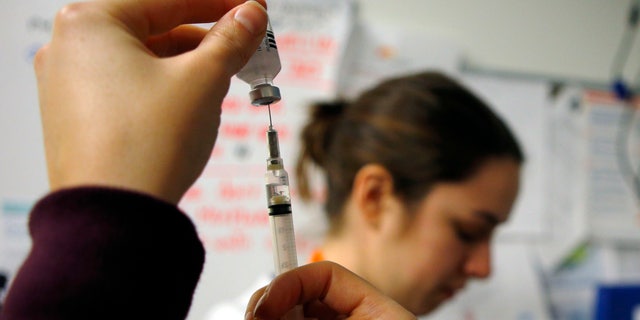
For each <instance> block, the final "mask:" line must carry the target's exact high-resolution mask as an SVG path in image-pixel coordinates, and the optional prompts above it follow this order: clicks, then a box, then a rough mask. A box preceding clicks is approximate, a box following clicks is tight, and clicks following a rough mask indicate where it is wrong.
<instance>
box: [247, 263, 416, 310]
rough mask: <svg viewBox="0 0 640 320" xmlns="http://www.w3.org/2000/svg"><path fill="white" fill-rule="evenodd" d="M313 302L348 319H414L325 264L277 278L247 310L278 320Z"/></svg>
mask: <svg viewBox="0 0 640 320" xmlns="http://www.w3.org/2000/svg"><path fill="white" fill-rule="evenodd" d="M315 300H319V301H321V302H322V303H324V304H326V305H327V306H328V307H330V308H331V309H332V310H334V311H336V312H337V313H338V314H341V315H347V316H349V318H348V319H407V320H408V319H411V320H415V319H416V317H415V316H414V315H413V314H412V313H410V312H409V311H407V310H405V309H404V308H402V306H400V305H399V304H398V303H396V302H395V301H393V300H391V299H390V298H388V297H386V296H384V295H383V294H382V293H380V292H379V291H378V290H376V289H375V288H374V287H373V286H371V285H370V284H368V283H367V282H366V281H364V280H363V279H361V278H359V277H358V276H357V275H355V274H354V273H352V272H351V271H349V270H347V269H345V268H344V267H341V266H339V265H337V264H335V263H332V262H328V261H324V262H318V263H312V264H308V265H305V266H303V267H300V268H297V269H294V270H291V271H289V272H286V273H283V274H282V275H280V276H278V277H277V278H275V279H274V280H273V281H272V282H271V284H270V285H269V286H268V287H267V288H266V290H264V291H262V290H259V291H258V292H256V293H255V294H254V296H253V297H251V301H250V302H249V305H248V306H247V311H248V313H252V315H253V317H255V318H257V319H280V317H282V316H283V315H285V314H286V313H287V312H288V311H289V310H291V309H292V308H293V307H294V306H296V305H298V304H305V303H308V302H311V301H315ZM249 316H251V314H249Z"/></svg>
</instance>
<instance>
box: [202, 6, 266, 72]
mask: <svg viewBox="0 0 640 320" xmlns="http://www.w3.org/2000/svg"><path fill="white" fill-rule="evenodd" d="M267 20H268V17H267V11H266V10H265V9H264V7H263V6H262V5H260V3H258V2H257V1H247V2H245V3H243V4H242V5H239V6H237V7H235V8H234V9H232V10H231V11H229V12H228V13H227V14H226V15H225V16H224V17H222V18H221V19H220V20H219V21H218V22H216V24H215V25H214V26H213V27H212V28H211V30H210V31H209V32H208V33H207V35H206V36H205V38H204V39H203V40H202V42H201V43H200V45H199V46H198V49H197V50H196V52H197V54H198V55H199V57H198V59H204V60H206V61H202V62H204V63H205V65H212V67H214V68H221V67H222V68H223V69H222V70H219V71H220V72H223V73H224V74H222V75H220V74H219V76H224V77H228V78H230V77H231V76H233V75H234V74H236V73H237V72H238V71H240V69H241V68H242V67H243V66H244V65H245V64H246V63H247V61H249V59H250V58H251V56H252V55H253V53H254V52H255V51H256V49H257V48H258V45H259V44H260V41H262V39H263V38H264V35H265V32H266V30H267ZM201 66H202V65H201Z"/></svg>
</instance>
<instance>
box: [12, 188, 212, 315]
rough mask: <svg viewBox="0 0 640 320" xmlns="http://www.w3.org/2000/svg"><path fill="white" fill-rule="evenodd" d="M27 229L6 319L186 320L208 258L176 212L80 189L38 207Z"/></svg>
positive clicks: (129, 196)
mask: <svg viewBox="0 0 640 320" xmlns="http://www.w3.org/2000/svg"><path fill="white" fill-rule="evenodd" d="M29 228H30V232H31V236H32V239H33V247H32V250H31V252H30V254H29V256H28V258H27V260H26V261H25V263H24V265H23V266H22V267H21V269H20V271H19V273H18V275H17V277H16V278H15V279H14V281H13V283H12V287H11V288H10V291H9V294H8V296H7V298H6V305H5V308H4V310H3V315H2V319H81V318H82V319H123V318H131V319H154V318H158V319H183V318H185V317H186V315H187V312H188V309H189V306H190V304H191V298H192V295H193V291H194V289H195V286H196V283H197V281H198V279H199V275H200V272H201V271H202V265H203V263H204V250H203V248H202V245H201V243H200V241H199V239H198V237H197V234H196V232H195V228H194V226H193V224H192V223H191V221H190V220H189V219H188V217H187V216H185V215H184V214H183V213H182V212H181V211H180V210H179V209H178V208H177V207H176V206H175V205H172V204H169V203H166V202H163V201H160V200H157V199H155V198H152V197H149V196H147V195H144V194H139V193H134V192H128V191H123V190H117V189H108V188H75V189H69V190H63V191H59V192H55V193H52V194H50V195H48V196H47V197H45V198H44V199H42V200H41V201H40V202H38V204H37V205H36V206H35V207H34V209H33V211H32V213H31V220H30V222H29ZM124 310H131V311H127V314H123V313H122V312H123V311H124Z"/></svg>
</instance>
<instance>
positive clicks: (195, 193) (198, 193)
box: [183, 185, 202, 201]
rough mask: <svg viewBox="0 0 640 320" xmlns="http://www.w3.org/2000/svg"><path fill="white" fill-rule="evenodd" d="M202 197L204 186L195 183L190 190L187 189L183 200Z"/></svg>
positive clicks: (196, 199) (194, 199)
mask: <svg viewBox="0 0 640 320" xmlns="http://www.w3.org/2000/svg"><path fill="white" fill-rule="evenodd" d="M201 198H202V188H200V187H198V186H195V185H194V186H193V187H191V188H190V189H189V190H187V193H185V195H184V198H183V200H186V201H198V200H200V199H201Z"/></svg>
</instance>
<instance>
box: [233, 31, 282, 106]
mask: <svg viewBox="0 0 640 320" xmlns="http://www.w3.org/2000/svg"><path fill="white" fill-rule="evenodd" d="M280 69H281V65H280V56H279V55H278V47H277V46H276V39H275V37H274V35H273V30H272V29H271V22H267V33H266V35H265V36H264V39H263V40H262V42H261V43H260V46H259V47H258V50H256V52H255V53H254V54H253V56H251V59H249V62H248V63H247V64H246V65H245V66H244V68H242V70H240V72H238V74H236V76H237V77H238V78H239V79H240V80H242V81H244V82H246V83H248V84H249V85H250V86H251V91H249V98H250V99H251V104H253V105H255V106H265V105H270V104H272V103H275V102H278V101H279V100H280V89H278V87H276V86H274V85H273V79H274V78H275V77H276V75H277V74H278V73H279V72H280Z"/></svg>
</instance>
